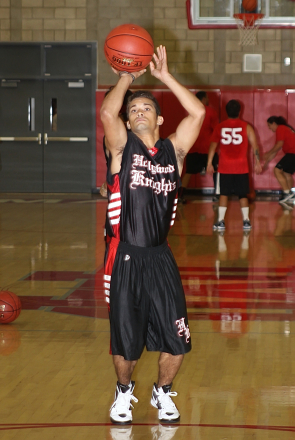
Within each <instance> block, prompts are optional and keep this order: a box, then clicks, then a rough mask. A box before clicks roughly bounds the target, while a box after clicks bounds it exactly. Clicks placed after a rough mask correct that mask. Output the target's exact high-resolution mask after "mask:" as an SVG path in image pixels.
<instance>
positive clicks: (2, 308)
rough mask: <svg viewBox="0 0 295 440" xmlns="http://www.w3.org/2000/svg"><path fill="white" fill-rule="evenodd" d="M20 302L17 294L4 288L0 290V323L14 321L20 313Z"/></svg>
mask: <svg viewBox="0 0 295 440" xmlns="http://www.w3.org/2000/svg"><path fill="white" fill-rule="evenodd" d="M20 311H21V302H20V299H19V297H18V296H17V295H15V294H14V293H12V292H8V291H5V290H1V291H0V324H8V323H9V322H12V321H14V320H15V319H16V318H17V317H18V316H19V314H20Z"/></svg>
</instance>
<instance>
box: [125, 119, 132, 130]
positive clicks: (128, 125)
mask: <svg viewBox="0 0 295 440" xmlns="http://www.w3.org/2000/svg"><path fill="white" fill-rule="evenodd" d="M126 127H127V128H128V130H131V126H130V122H129V121H127V122H126Z"/></svg>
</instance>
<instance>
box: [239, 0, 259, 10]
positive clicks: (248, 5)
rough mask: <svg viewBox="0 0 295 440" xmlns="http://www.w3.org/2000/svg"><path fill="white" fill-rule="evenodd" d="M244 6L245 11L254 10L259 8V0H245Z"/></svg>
mask: <svg viewBox="0 0 295 440" xmlns="http://www.w3.org/2000/svg"><path fill="white" fill-rule="evenodd" d="M242 6H243V8H244V9H245V11H248V12H251V11H254V10H255V9H256V8H257V0H243V2H242Z"/></svg>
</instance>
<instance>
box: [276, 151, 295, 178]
mask: <svg viewBox="0 0 295 440" xmlns="http://www.w3.org/2000/svg"><path fill="white" fill-rule="evenodd" d="M275 168H278V169H279V170H283V171H284V172H285V173H288V174H294V173H295V154H292V153H287V154H285V156H284V157H282V159H281V160H280V161H279V162H278V163H277V164H276V166H275Z"/></svg>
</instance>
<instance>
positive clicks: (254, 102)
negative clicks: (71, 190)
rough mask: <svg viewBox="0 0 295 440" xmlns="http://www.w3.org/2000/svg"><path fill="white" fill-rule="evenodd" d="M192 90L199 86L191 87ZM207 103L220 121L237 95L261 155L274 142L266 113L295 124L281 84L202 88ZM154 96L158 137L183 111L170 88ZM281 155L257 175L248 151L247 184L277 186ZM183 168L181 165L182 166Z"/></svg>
mask: <svg viewBox="0 0 295 440" xmlns="http://www.w3.org/2000/svg"><path fill="white" fill-rule="evenodd" d="M191 90H192V92H194V93H195V92H196V91H197V90H199V89H191ZM206 91H207V93H208V97H209V102H210V105H211V106H212V107H213V108H215V110H216V111H217V113H218V115H219V117H220V121H224V120H225V119H226V118H227V116H226V112H225V105H226V103H227V102H228V101H229V100H230V99H237V100H238V101H239V102H240V103H241V105H242V111H241V118H242V119H244V120H245V121H247V122H249V123H250V124H251V125H252V126H253V127H254V130H255V133H256V136H257V139H258V144H259V147H260V153H261V157H262V155H263V153H265V152H266V151H268V150H269V149H271V148H272V147H273V145H274V144H275V134H274V133H273V132H272V131H270V130H269V129H268V127H267V122H266V120H267V118H268V117H269V116H273V115H275V116H283V117H285V118H286V119H287V121H288V123H289V124H290V125H292V126H293V127H295V93H292V92H293V90H292V91H287V90H285V88H276V89H253V88H240V89H237V88H224V89H210V90H206ZM105 92H106V90H97V92H96V105H97V124H96V134H97V151H96V166H97V168H96V169H97V179H96V186H97V187H100V186H101V184H102V183H103V182H104V180H105V173H106V165H105V158H104V154H103V149H102V139H103V127H102V124H101V121H100V116H99V110H100V106H101V103H102V100H103V98H104V94H105ZM152 92H153V94H154V95H155V97H156V98H157V99H158V101H159V104H160V106H161V109H162V115H163V117H164V124H163V126H162V127H161V130H160V135H161V137H167V136H168V135H170V134H171V133H174V132H175V130H176V127H177V125H178V123H179V122H180V121H181V120H182V119H183V117H184V116H185V115H186V112H185V110H184V109H183V107H182V106H181V105H180V104H179V102H178V100H177V99H176V98H175V96H174V95H173V93H172V92H170V91H169V90H156V89H155V90H152ZM282 156H283V153H282V152H279V153H278V154H277V156H276V157H275V159H273V161H272V162H270V164H269V165H268V167H267V169H266V170H265V171H264V172H263V173H262V174H260V175H255V174H254V172H253V153H252V151H249V163H250V170H251V171H250V182H251V188H254V189H257V190H259V189H260V190H276V189H279V188H280V186H279V185H278V182H277V180H276V179H275V177H274V174H273V168H274V165H275V164H276V163H277V162H278V160H279V159H280V158H281V157H282ZM184 172H185V167H184ZM189 186H190V187H192V188H208V187H210V188H212V187H213V181H212V177H211V176H206V175H205V176H201V175H199V174H198V175H196V176H192V179H191V182H190V185H189Z"/></svg>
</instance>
